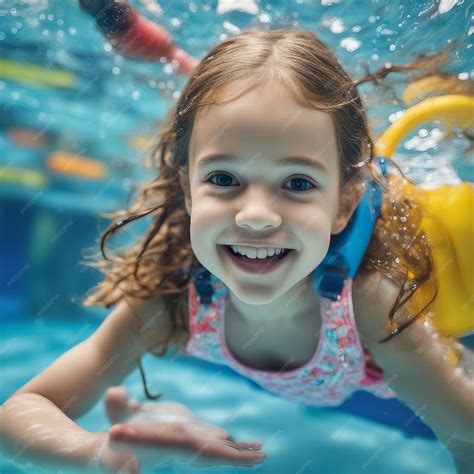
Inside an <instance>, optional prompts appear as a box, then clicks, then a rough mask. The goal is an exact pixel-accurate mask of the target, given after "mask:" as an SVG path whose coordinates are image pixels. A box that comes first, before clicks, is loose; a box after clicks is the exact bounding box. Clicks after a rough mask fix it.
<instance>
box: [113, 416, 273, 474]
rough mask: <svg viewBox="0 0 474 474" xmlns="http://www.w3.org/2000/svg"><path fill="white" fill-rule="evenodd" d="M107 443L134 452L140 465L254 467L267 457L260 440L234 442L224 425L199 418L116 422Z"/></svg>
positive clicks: (121, 450)
mask: <svg viewBox="0 0 474 474" xmlns="http://www.w3.org/2000/svg"><path fill="white" fill-rule="evenodd" d="M108 444H109V448H111V449H113V450H118V451H120V452H122V454H123V453H124V452H128V453H133V455H134V456H135V458H136V460H138V462H139V464H140V466H141V467H144V465H147V466H148V465H150V466H153V467H155V468H156V467H159V466H165V465H168V464H172V465H176V464H184V465H188V466H190V467H204V466H216V465H233V466H234V465H238V466H253V465H255V464H257V463H259V462H262V461H263V459H265V457H266V456H265V455H264V454H263V453H262V452H261V451H260V448H261V445H260V444H259V443H257V442H252V443H245V442H235V441H232V440H231V439H229V434H228V433H227V432H226V431H225V430H223V429H222V428H219V427H217V426H212V425H209V424H205V423H202V422H200V421H199V420H197V419H196V420H186V421H161V422H160V421H149V422H143V421H142V422H136V423H126V424H119V425H114V426H112V428H111V429H110V431H109V438H108ZM126 461H127V459H125V463H126ZM129 464H130V465H133V460H129ZM125 472H127V473H128V472H135V471H133V470H131V471H125Z"/></svg>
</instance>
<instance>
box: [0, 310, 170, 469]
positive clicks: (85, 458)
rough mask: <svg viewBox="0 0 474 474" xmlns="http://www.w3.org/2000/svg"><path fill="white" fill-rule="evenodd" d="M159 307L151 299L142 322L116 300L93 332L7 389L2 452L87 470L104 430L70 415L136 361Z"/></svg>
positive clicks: (1, 413) (1, 415)
mask: <svg viewBox="0 0 474 474" xmlns="http://www.w3.org/2000/svg"><path fill="white" fill-rule="evenodd" d="M146 304H148V305H150V304H151V302H147V303H146ZM163 308H164V306H163V305H160V304H159V301H154V314H155V315H156V316H155V318H150V321H149V322H148V324H147V325H140V324H138V322H137V320H136V319H135V317H134V314H133V313H134V312H136V311H135V310H134V309H132V307H131V306H130V305H129V304H128V303H125V302H121V303H119V304H118V305H117V307H116V308H115V309H114V310H113V311H112V312H111V313H110V314H109V316H108V317H107V318H106V319H105V321H104V322H103V323H102V324H101V325H100V327H99V328H98V329H97V330H96V332H95V333H94V334H93V335H91V336H90V337H89V338H88V339H86V340H84V341H82V342H81V343H79V344H77V345H76V346H75V347H73V348H72V349H70V350H69V351H67V352H66V353H64V354H63V355H62V356H61V357H59V358H58V359H57V360H55V361H54V362H53V363H52V364H51V365H50V366H49V367H48V368H46V369H45V370H44V371H43V372H42V373H40V374H39V375H38V376H36V377H35V378H33V379H32V380H31V381H29V382H28V383H27V384H25V385H24V386H23V387H21V388H20V389H19V390H18V391H17V392H15V393H14V394H13V395H11V396H10V398H8V399H7V400H6V401H5V402H4V404H3V405H2V406H1V407H0V453H1V454H2V455H3V456H4V457H6V458H7V459H9V460H11V461H12V462H14V463H16V464H18V465H20V466H25V467H29V464H30V463H31V464H32V465H33V467H34V470H35V471H36V472H38V471H39V470H40V469H45V470H46V472H52V471H51V469H52V468H54V467H56V468H62V469H63V470H64V472H75V473H77V472H89V471H88V470H87V464H88V462H89V461H90V460H91V459H93V457H94V455H95V454H96V452H97V451H98V448H99V447H100V446H102V445H103V443H104V441H106V435H108V432H103V433H89V432H87V431H85V430H83V429H82V428H80V427H79V426H78V425H76V424H75V423H74V422H73V421H72V420H73V419H75V418H78V417H79V416H81V415H82V414H84V413H85V412H87V411H88V410H89V409H90V408H91V407H92V406H93V405H94V404H95V403H96V402H97V401H98V399H99V398H100V397H101V396H102V395H103V393H104V392H105V390H106V388H107V387H109V386H111V385H118V384H120V382H121V381H122V380H123V379H124V378H125V377H126V376H127V374H129V373H130V372H131V371H132V370H134V369H135V368H136V367H137V366H138V362H139V360H140V357H141V356H142V354H143V353H144V352H145V351H147V350H149V349H150V348H152V343H153V341H154V340H155V341H156V337H157V333H158V334H159V333H160V332H162V327H163V326H164V323H166V320H165V318H164V317H163V315H165V313H164V312H163V311H164V309H163ZM160 336H161V334H160ZM91 472H95V471H91ZM99 472H101V471H99Z"/></svg>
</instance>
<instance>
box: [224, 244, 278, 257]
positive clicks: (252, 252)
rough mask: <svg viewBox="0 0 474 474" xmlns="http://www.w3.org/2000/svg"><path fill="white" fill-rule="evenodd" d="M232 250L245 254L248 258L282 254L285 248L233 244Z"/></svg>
mask: <svg viewBox="0 0 474 474" xmlns="http://www.w3.org/2000/svg"><path fill="white" fill-rule="evenodd" d="M231 247H232V250H233V251H234V252H236V253H240V254H241V255H245V256H246V257H248V258H267V257H272V256H273V255H275V254H276V255H280V254H281V253H282V252H283V251H284V250H285V249H282V248H271V247H261V248H258V249H257V248H255V247H241V246H240V245H239V246H238V245H231Z"/></svg>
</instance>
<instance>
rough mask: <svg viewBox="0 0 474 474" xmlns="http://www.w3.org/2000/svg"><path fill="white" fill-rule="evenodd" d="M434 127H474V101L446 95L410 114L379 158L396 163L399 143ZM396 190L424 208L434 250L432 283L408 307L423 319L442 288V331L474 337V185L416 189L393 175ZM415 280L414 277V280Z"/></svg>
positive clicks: (437, 312) (380, 144) (381, 143)
mask: <svg viewBox="0 0 474 474" xmlns="http://www.w3.org/2000/svg"><path fill="white" fill-rule="evenodd" d="M433 121H440V122H442V123H443V124H444V125H446V126H448V127H461V128H463V129H467V128H470V127H473V126H474V98H473V97H468V96H463V95H446V96H439V97H432V98H429V99H426V100H424V101H422V102H420V103H418V104H416V105H414V106H413V107H410V108H409V109H407V110H406V111H405V112H404V114H403V115H402V116H401V118H400V119H399V120H397V121H396V122H395V123H393V124H392V125H391V126H390V127H389V128H388V129H387V130H386V131H385V132H384V133H383V134H382V136H381V137H380V138H379V140H378V141H377V144H376V146H375V153H376V155H377V156H379V157H381V158H388V159H389V158H391V156H392V155H393V153H394V151H395V149H396V147H397V145H398V143H399V141H400V140H401V139H402V137H403V136H404V135H405V134H406V133H408V132H409V131H410V130H412V129H413V128H415V127H417V126H419V125H421V124H423V123H429V122H433ZM388 180H389V184H390V186H393V187H399V189H400V192H402V193H403V194H406V195H408V196H409V197H411V199H413V201H414V202H415V203H417V204H418V205H420V206H421V208H422V209H423V210H424V212H425V213H426V215H424V217H423V218H422V221H421V224H420V228H421V229H422V230H424V231H425V232H426V236H427V238H428V240H429V242H430V244H431V247H432V255H433V265H434V272H433V276H432V279H431V280H429V281H427V282H426V283H425V284H423V285H422V286H420V288H419V289H418V290H417V291H416V292H415V293H414V295H413V297H412V298H411V299H410V300H409V301H408V302H407V308H408V310H409V311H413V314H417V313H418V312H419V311H420V310H421V309H422V308H424V307H425V306H426V303H427V302H429V301H430V300H431V298H432V296H433V295H434V291H435V286H437V288H438V294H437V296H436V299H435V300H434V301H433V303H431V305H430V306H429V307H428V308H427V311H429V312H430V316H431V321H432V322H433V324H434V325H435V327H436V328H437V330H438V331H439V332H440V333H442V334H445V335H449V336H454V337H462V336H465V335H467V334H469V333H471V332H472V331H474V257H473V247H474V245H473V242H474V222H473V216H474V187H473V183H470V182H462V183H460V184H454V185H453V184H449V185H443V186H440V187H438V188H434V189H426V188H422V187H420V186H415V185H413V184H411V183H410V182H408V181H406V180H404V179H403V178H402V177H399V176H395V175H392V174H389V175H388ZM410 276H413V275H410V272H409V273H408V277H410Z"/></svg>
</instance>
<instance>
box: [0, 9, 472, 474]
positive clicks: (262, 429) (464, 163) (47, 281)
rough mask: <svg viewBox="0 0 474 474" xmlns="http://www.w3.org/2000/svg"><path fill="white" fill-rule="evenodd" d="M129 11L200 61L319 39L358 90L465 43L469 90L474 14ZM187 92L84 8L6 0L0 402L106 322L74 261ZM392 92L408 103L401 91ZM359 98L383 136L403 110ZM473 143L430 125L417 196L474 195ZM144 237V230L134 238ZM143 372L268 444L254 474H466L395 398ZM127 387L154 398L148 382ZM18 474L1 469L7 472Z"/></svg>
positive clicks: (0, 71)
mask: <svg viewBox="0 0 474 474" xmlns="http://www.w3.org/2000/svg"><path fill="white" fill-rule="evenodd" d="M131 3H132V4H133V5H134V6H136V7H137V8H139V9H140V11H141V12H142V13H144V14H145V15H147V16H148V18H150V19H152V20H155V21H160V23H161V24H162V25H164V26H165V27H166V28H167V29H169V30H170V31H171V32H172V34H173V37H174V38H175V39H176V41H177V42H178V43H179V44H180V45H181V46H182V47H183V48H184V49H186V51H188V52H189V53H190V54H192V55H194V56H195V57H197V58H201V57H202V56H204V54H205V53H206V51H207V49H208V48H209V47H210V46H212V45H213V44H214V43H216V42H217V41H219V40H220V39H223V38H225V37H226V35H232V34H235V33H236V32H238V31H239V29H240V28H245V27H247V26H251V25H254V26H255V25H260V26H262V27H268V25H269V24H271V25H273V26H280V27H290V26H294V27H300V28H304V29H309V30H311V31H314V32H315V33H317V34H318V35H319V36H320V37H321V39H323V41H325V42H326V43H327V44H328V45H330V46H331V47H332V48H333V49H334V51H335V52H336V54H337V55H338V57H339V58H340V59H341V61H342V62H343V63H344V64H345V65H346V66H347V68H348V70H349V72H350V73H351V74H352V75H353V76H354V78H358V77H360V76H362V75H363V74H365V69H364V65H363V63H362V60H364V61H366V62H367V64H368V67H369V68H370V69H371V70H375V69H377V68H378V67H380V66H381V65H382V64H384V63H386V62H393V63H398V62H404V61H406V60H408V59H411V58H413V57H414V56H415V55H416V54H417V53H427V52H432V51H435V50H436V49H437V48H439V47H442V46H444V45H446V44H448V43H449V42H452V41H455V40H460V44H459V45H458V46H456V48H455V50H454V54H453V61H452V63H451V64H450V65H449V68H448V70H449V72H452V73H453V74H456V75H457V76H458V77H459V78H460V79H463V80H467V79H469V78H470V79H473V78H474V72H473V66H474V56H473V55H472V43H473V41H472V40H473V37H474V27H473V25H472V12H473V11H472V4H470V2H455V1H444V0H443V1H434V0H431V1H413V2H393V1H367V2H366V1H361V0H351V1H345V2H340V1H337V0H322V1H316V0H295V1H294V2H286V1H283V0H278V1H268V2H264V1H263V0H261V1H258V2H256V4H257V6H258V13H257V14H249V13H244V12H239V11H233V12H228V13H225V14H219V13H218V12H217V8H216V7H217V2H216V1H202V2H192V1H187V0H186V1H183V0H180V1H177V0H169V1H161V2H160V5H161V7H162V9H163V14H162V16H161V17H156V16H154V13H153V12H152V10H147V9H146V5H147V2H146V1H144V0H136V1H133V2H131ZM151 3H153V2H151ZM149 4H150V2H148V5H149ZM5 61H9V62H10V63H11V62H13V63H14V65H16V66H15V67H16V69H15V67H13V71H16V73H13V75H12V74H11V73H9V74H7V69H6V66H5V64H6V62H5ZM22 65H34V66H37V67H38V68H39V69H38V70H36V72H35V73H34V74H33V76H34V77H33V79H30V80H27V79H26V75H25V72H22V71H23V70H22V69H21V66H22ZM47 71H59V72H61V73H67V74H69V76H68V77H70V78H72V82H71V84H70V85H69V86H67V87H55V86H53V85H45V84H44V83H41V78H44V77H46V76H45V74H46V73H47ZM46 75H47V74H46ZM183 84H184V80H183V78H182V77H178V76H176V75H175V74H173V72H172V71H171V70H170V69H169V68H168V67H166V66H165V65H163V64H159V63H157V64H149V63H145V62H140V61H132V60H127V59H125V58H123V57H122V56H120V55H118V54H116V53H115V52H114V51H113V50H111V49H110V47H108V44H107V43H106V42H105V40H104V38H103V37H102V36H101V34H100V33H99V32H98V31H97V30H96V28H95V26H94V24H93V22H92V20H91V19H90V18H88V17H87V16H86V15H85V14H83V13H82V12H81V11H80V10H79V8H78V6H77V2H76V1H74V0H64V1H61V2H58V1H53V0H51V1H48V0H38V1H35V2H31V1H26V0H23V1H13V0H3V1H1V0H0V252H1V264H0V308H1V309H2V311H1V314H0V319H1V321H0V322H1V327H2V330H1V331H0V379H1V383H0V402H3V401H4V400H5V399H6V398H7V397H8V396H9V395H10V394H11V393H13V392H14V391H15V390H16V389H18V388H19V387H21V386H22V385H23V384H24V383H26V382H27V381H28V380H30V379H31V378H32V377H34V376H35V375H37V374H38V373H40V372H41V371H42V370H43V369H45V368H46V367H47V366H48V365H49V364H51V363H52V362H53V361H54V360H55V359H56V358H57V357H58V356H59V355H61V354H62V353H64V352H65V351H66V350H68V349H70V348H71V347H72V346H74V345H75V344H77V343H78V342H80V341H81V340H83V339H85V338H86V337H88V336H89V335H90V334H91V333H92V332H93V331H94V330H95V328H96V327H97V326H98V324H99V323H100V321H101V320H102V318H104V316H105V315H106V314H107V312H106V311H103V310H100V309H85V308H83V307H82V306H81V305H80V301H81V299H82V298H83V297H84V295H85V293H86V292H87V290H88V289H89V288H90V287H91V286H92V285H93V284H95V283H96V282H97V281H98V279H99V275H97V274H96V273H95V272H94V271H93V270H91V269H88V268H85V267H82V266H80V265H79V263H78V262H79V261H80V260H81V259H82V257H83V251H84V249H86V248H90V247H94V248H95V249H96V248H97V239H98V237H99V235H100V234H101V231H102V230H103V229H104V228H105V225H106V222H105V220H103V219H101V218H99V217H98V214H99V213H102V212H109V211H111V210H115V209H120V208H122V207H123V206H124V205H125V202H126V198H127V196H128V194H129V192H130V191H131V190H132V189H133V185H134V184H135V183H136V182H137V181H139V180H142V179H145V178H146V177H148V172H147V171H145V170H143V169H142V168H141V167H140V166H139V163H140V160H141V158H142V156H143V154H144V149H143V146H141V145H137V143H143V141H147V140H149V139H150V137H151V135H152V134H153V133H154V132H155V131H156V129H157V128H159V126H160V123H161V122H162V120H163V119H164V117H165V114H166V111H167V109H168V107H169V106H170V105H172V104H173V103H174V101H175V100H176V98H177V97H178V96H179V92H180V91H181V90H182V87H183ZM396 90H397V91H398V92H399V93H401V92H402V91H403V84H400V85H398V86H397V87H396ZM361 92H362V93H363V94H364V97H365V100H366V102H367V104H368V105H369V106H370V108H369V116H370V120H371V126H372V129H373V131H374V135H375V136H378V134H380V132H381V131H383V130H384V129H386V128H387V127H388V126H389V125H390V124H391V123H392V122H393V120H394V118H395V117H396V116H397V114H398V113H399V112H400V110H403V107H402V106H400V104H396V103H390V101H389V100H379V99H377V98H376V97H377V96H376V95H374V94H373V91H372V90H371V88H370V87H367V88H362V90H361ZM385 99H387V98H385ZM19 129H27V130H30V131H31V133H33V139H31V136H30V139H29V140H26V141H25V139H24V138H23V139H19V138H18V133H16V134H15V133H14V132H15V131H16V132H18V130H19ZM468 145H469V142H468V140H467V139H466V137H463V136H462V135H460V134H455V135H453V136H451V137H449V138H447V139H446V138H445V137H443V135H442V133H441V131H440V128H439V124H431V125H426V126H424V127H423V128H421V129H419V130H416V131H414V132H413V133H411V134H410V136H408V137H407V138H406V140H405V141H404V143H403V144H401V145H400V147H399V148H398V150H397V153H396V155H395V159H396V160H397V161H398V162H399V163H400V165H401V166H402V168H403V169H404V171H405V172H406V173H407V175H408V176H409V177H411V178H412V179H413V180H415V181H416V182H419V183H421V184H426V185H436V184H437V183H447V182H458V181H459V180H460V179H462V180H467V181H474V157H473V151H472V147H471V149H468ZM57 151H61V152H67V153H71V154H73V155H84V156H87V157H90V158H93V159H96V160H99V161H100V162H101V163H104V164H105V165H106V166H107V167H108V172H107V175H106V176H105V178H103V179H102V180H99V181H94V180H87V179H84V178H79V177H75V176H71V175H67V174H63V175H62V174H57V173H56V174H55V173H53V172H51V170H50V169H49V167H48V159H49V158H50V157H51V155H52V154H53V153H54V152H57ZM12 170H15V173H13V174H12ZM31 172H32V173H36V174H35V175H34V176H35V177H36V178H34V179H33V178H31V176H32V175H28V173H31ZM27 176H30V178H28V179H26V177H27ZM35 180H37V184H34V182H35ZM38 183H39V184H38ZM139 230H140V225H138V226H136V227H134V228H133V232H132V235H131V237H133V233H134V232H135V233H136V232H139ZM469 341H470V344H472V338H471V339H470V340H469ZM469 341H468V340H466V344H467V343H469ZM143 362H144V368H145V371H146V375H147V380H148V383H149V388H150V391H151V392H163V393H164V397H163V399H162V400H163V401H169V400H173V401H179V402H181V403H183V404H185V405H186V406H188V407H189V408H191V410H193V411H194V412H195V413H196V414H197V415H198V416H200V417H201V418H202V419H203V420H205V421H207V422H209V423H212V424H216V425H219V426H222V427H224V428H226V429H227V430H228V431H230V432H231V434H232V435H233V437H234V438H235V439H236V440H242V441H246V440H254V439H258V440H261V441H262V442H263V443H264V448H263V449H264V451H265V452H266V453H267V455H268V459H267V460H266V461H265V462H264V463H263V464H261V465H258V466H256V467H254V468H252V470H253V471H259V472H264V473H300V474H302V473H320V474H326V473H331V474H333V473H335V474H339V473H341V474H343V473H347V474H353V473H373V474H376V473H381V472H384V473H387V474H399V473H402V474H415V473H416V474H418V473H419V474H422V473H423V474H425V473H427V472H429V473H432V474H438V473H439V474H454V472H455V471H454V466H453V464H452V462H451V458H450V455H449V453H448V452H447V451H446V449H445V448H444V447H443V445H442V444H441V443H440V442H439V441H438V440H437V439H436V438H435V437H434V436H433V433H432V432H431V430H430V429H429V428H428V427H427V426H426V425H424V424H423V422H422V421H421V420H420V419H419V418H418V417H417V416H416V415H415V414H414V413H413V412H412V411H411V410H410V409H408V408H407V407H406V406H404V405H403V404H402V403H400V402H399V401H397V400H382V399H378V398H376V397H374V396H372V395H370V394H368V393H365V392H357V393H356V394H355V395H354V396H353V397H352V398H351V399H350V400H348V401H347V402H346V403H344V404H343V405H342V406H341V407H338V408H325V409H323V408H314V407H305V406H302V405H297V404H294V403H291V402H287V401H285V400H282V399H280V398H278V397H275V396H273V395H271V394H269V393H267V392H264V391H263V390H261V389H260V388H259V387H257V386H256V385H255V384H253V383H252V382H251V381H249V380H246V379H244V378H242V377H240V376H239V375H237V374H235V373H233V372H232V371H231V370H229V369H227V368H225V367H221V366H215V365H212V364H209V363H206V362H203V361H199V360H197V359H193V358H184V357H176V356H173V355H169V356H166V357H164V358H162V359H159V358H155V357H153V356H151V355H150V356H146V357H145V358H144V361H143ZM124 384H125V385H126V387H127V389H128V390H129V392H130V394H131V395H132V396H133V397H134V398H137V399H139V400H141V401H143V400H144V397H143V390H142V384H141V379H140V376H139V372H138V370H137V371H134V372H133V373H132V374H130V376H129V377H127V378H126V379H125V381H124ZM77 422H78V423H79V424H80V425H81V426H82V427H83V428H85V429H87V430H90V431H97V430H106V429H107V428H108V423H107V418H106V416H105V412H104V410H103V405H102V401H100V402H99V403H98V404H97V405H96V406H95V407H94V408H93V409H92V410H91V411H90V412H89V413H87V414H86V415H85V416H83V417H82V418H80V419H79V420H77ZM209 470H210V471H211V469H209ZM19 472H21V471H20V470H19V469H18V468H16V467H15V466H13V465H11V464H8V463H6V462H4V461H2V460H0V473H1V474H14V473H19ZM160 472H184V469H183V468H182V467H180V468H179V469H178V468H176V469H172V468H169V469H168V470H165V471H160ZM196 472H197V471H196ZM199 472H204V471H203V470H199ZM212 472H233V473H234V472H248V468H245V469H244V468H242V469H239V468H236V467H235V466H233V467H229V468H213V469H212Z"/></svg>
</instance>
